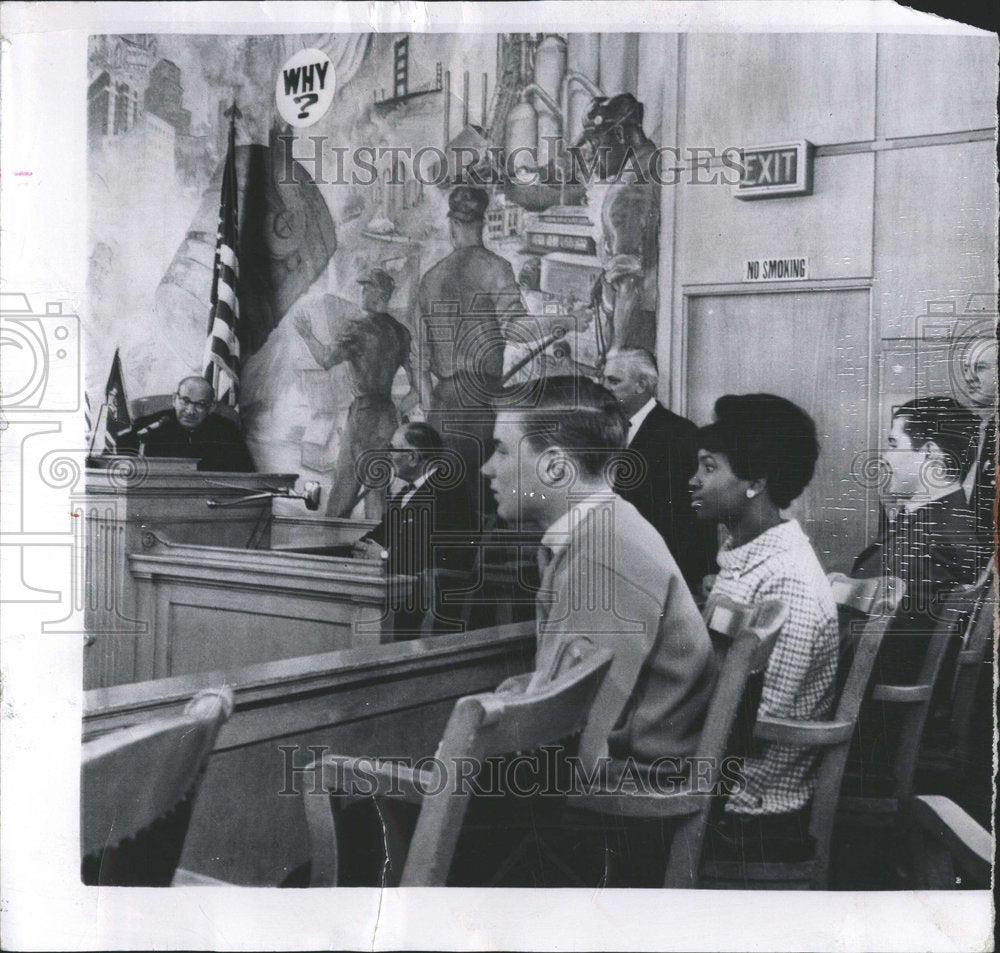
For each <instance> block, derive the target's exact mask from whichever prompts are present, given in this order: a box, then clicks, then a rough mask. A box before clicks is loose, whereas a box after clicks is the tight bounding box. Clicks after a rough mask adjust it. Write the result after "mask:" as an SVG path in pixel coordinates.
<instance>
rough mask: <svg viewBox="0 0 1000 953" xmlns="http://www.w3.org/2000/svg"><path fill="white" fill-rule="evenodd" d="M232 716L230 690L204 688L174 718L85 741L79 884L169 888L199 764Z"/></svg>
mask: <svg viewBox="0 0 1000 953" xmlns="http://www.w3.org/2000/svg"><path fill="white" fill-rule="evenodd" d="M232 712H233V694H232V691H230V689H228V688H221V689H217V690H215V689H206V690H205V691H201V692H199V693H198V694H197V695H195V696H194V698H192V699H191V701H190V702H189V703H188V705H187V707H186V708H185V709H184V714H182V715H180V716H178V717H176V718H164V719H158V720H156V721H151V722H149V723H147V724H140V725H135V726H133V727H130V728H123V729H121V730H120V731H114V732H110V733H108V734H106V735H102V736H100V737H98V738H94V739H93V740H91V741H87V742H85V743H84V745H83V758H82V771H81V790H80V806H81V810H80V840H81V853H82V857H83V862H82V879H83V882H84V883H85V884H87V885H91V886H94V885H100V886H119V887H169V886H170V884H171V881H172V880H173V877H174V873H175V871H176V870H177V863H178V861H179V860H180V856H181V851H182V850H183V847H184V837H185V835H186V834H187V828H188V822H189V821H190V818H191V809H192V807H193V804H194V800H195V796H196V795H197V792H198V786H199V784H200V782H201V777H202V774H203V772H204V768H205V764H206V762H207V760H208V757H209V755H210V754H211V753H212V749H213V748H214V746H215V739H216V737H217V736H218V734H219V729H220V728H221V727H222V725H223V724H225V722H226V720H227V719H228V718H229V716H230V715H231V714H232Z"/></svg>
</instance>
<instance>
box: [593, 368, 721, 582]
mask: <svg viewBox="0 0 1000 953" xmlns="http://www.w3.org/2000/svg"><path fill="white" fill-rule="evenodd" d="M658 379H659V378H658V374H657V369H656V361H655V360H654V358H653V356H652V355H651V354H650V353H649V352H648V351H646V350H644V349H642V348H623V349H621V350H616V351H612V352H611V353H610V354H609V355H608V359H607V363H606V364H605V366H604V386H605V387H607V389H608V390H610V391H611V392H612V393H613V394H614V395H615V397H617V398H618V402H619V403H620V404H621V407H622V412H623V413H624V414H625V417H626V419H627V420H628V436H627V438H626V446H627V447H628V448H629V450H631V451H633V452H634V453H636V454H637V455H638V457H639V458H640V459H641V461H642V466H641V467H639V468H638V470H637V472H636V473H635V474H634V479H628V478H625V477H620V478H619V479H618V480H616V483H615V492H616V493H618V495H619V496H621V497H622V498H623V499H626V500H628V501H629V503H631V504H632V505H633V506H634V507H635V508H636V509H637V510H638V511H639V512H640V513H641V514H642V515H643V516H644V517H645V518H646V519H647V520H648V521H649V522H650V523H652V524H653V526H654V527H656V530H657V532H659V534H660V535H661V536H662V537H663V541H664V542H665V543H666V544H667V548H668V549H669V550H670V553H671V555H672V556H673V557H674V559H676V560H677V565H678V566H679V567H680V570H681V572H682V573H683V574H684V579H685V581H686V582H687V584H688V586H689V587H690V588H691V590H692V591H693V592H695V593H696V594H698V593H699V592H700V587H701V582H702V579H703V577H704V576H706V575H709V574H710V573H713V572H715V559H714V556H715V548H716V547H715V529H714V527H707V526H704V525H701V524H699V522H698V520H697V518H696V517H695V514H694V510H692V509H691V494H690V492H689V491H688V485H687V484H688V480H689V479H690V478H691V476H692V475H693V474H694V471H695V470H696V469H697V468H698V456H697V453H696V450H695V443H694V437H695V433H696V432H697V428H696V427H695V425H694V424H693V423H691V421H690V420H687V419H686V418H684V417H681V416H679V415H678V414H675V413H673V412H672V411H670V410H667V408H666V407H664V406H663V405H662V404H661V403H659V401H657V399H656V388H657V381H658Z"/></svg>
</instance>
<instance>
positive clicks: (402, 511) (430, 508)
mask: <svg viewBox="0 0 1000 953" xmlns="http://www.w3.org/2000/svg"><path fill="white" fill-rule="evenodd" d="M405 496H406V492H405V491H400V492H399V493H396V494H394V495H393V496H392V497H391V498H390V499H389V501H388V502H387V504H386V512H385V516H384V517H382V522H381V523H379V525H378V526H376V527H375V529H373V530H372V531H371V532H370V533H367V534H366V535H365V536H364V537H363V539H366V540H372V541H374V542H376V543H378V544H379V545H381V546H383V547H385V549H386V551H387V552H388V554H389V558H388V564H387V568H388V572H389V575H390V577H391V576H397V575H402V576H421V574H423V573H424V572H425V571H426V570H428V569H450V570H454V571H456V572H462V571H463V570H468V569H470V568H471V567H472V565H473V561H474V556H475V551H474V547H473V545H472V537H471V530H472V525H473V523H472V514H471V511H470V507H469V500H468V497H467V496H466V494H465V491H464V490H463V488H462V487H461V486H455V487H442V486H439V485H438V484H436V483H435V481H434V477H433V476H431V478H430V479H429V480H427V482H425V483H424V484H423V485H422V486H420V487H419V488H418V489H417V490H416V491H415V492H414V493H413V495H412V496H411V497H410V498H409V500H407V501H406V503H405V504H404V503H403V498H404V497H405ZM449 583H452V588H455V586H454V583H455V580H454V579H450V578H446V579H445V581H444V584H443V588H444V589H447V588H449ZM416 597H417V601H416V604H415V605H413V604H410V605H408V606H406V607H405V608H406V609H407V610H409V611H415V612H417V613H422V612H424V611H426V610H427V609H429V608H431V606H430V598H431V592H430V591H429V590H428V589H427V588H426V586H424V587H421V586H419V585H418V589H417V592H416ZM390 608H392V609H395V610H396V611H397V612H398V611H400V610H401V609H403V608H404V607H403V606H402V605H401V604H399V600H398V599H394V598H393V597H392V593H390Z"/></svg>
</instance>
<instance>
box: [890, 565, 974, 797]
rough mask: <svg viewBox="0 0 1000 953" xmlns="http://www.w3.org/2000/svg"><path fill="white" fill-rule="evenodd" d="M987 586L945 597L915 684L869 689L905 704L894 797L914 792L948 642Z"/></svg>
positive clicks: (970, 612) (894, 760)
mask: <svg viewBox="0 0 1000 953" xmlns="http://www.w3.org/2000/svg"><path fill="white" fill-rule="evenodd" d="M986 586H987V583H986V582H985V581H983V582H981V583H979V584H977V585H975V586H971V587H967V588H963V589H959V590H956V591H955V592H952V593H951V594H950V595H949V596H948V597H947V599H946V600H945V601H944V603H943V604H942V607H941V611H940V615H939V618H938V619H937V621H936V623H935V625H934V630H933V632H932V633H931V637H930V641H929V642H928V644H927V651H926V652H925V654H924V658H923V661H922V663H921V666H920V672H919V674H918V676H917V681H916V683H915V684H913V685H876V686H875V687H874V689H873V690H872V697H873V698H874V699H875V700H876V701H881V702H885V703H890V704H891V703H900V704H902V705H904V706H905V708H904V719H903V725H902V729H901V731H900V736H899V744H898V747H897V750H896V753H895V757H894V758H893V764H892V771H893V777H894V779H895V797H896V798H898V799H899V801H900V802H901V803H903V802H906V801H908V800H909V799H910V798H911V797H912V796H913V791H914V776H915V774H916V770H917V757H918V755H919V753H920V743H921V740H922V739H923V734H924V725H925V724H926V722H927V715H928V712H929V711H930V707H931V699H932V697H933V695H934V688H935V685H936V684H937V680H938V675H939V674H940V672H941V668H942V664H943V662H944V658H945V655H946V653H947V651H948V646H949V644H950V643H952V641H953V640H954V639H955V638H956V630H957V628H958V627H959V626H960V625H962V624H963V622H965V621H966V620H967V619H968V618H969V617H970V615H971V614H972V613H974V612H975V611H976V607H977V605H978V604H979V602H980V601H981V600H982V597H983V594H984V590H985V588H986ZM981 587H982V588H981Z"/></svg>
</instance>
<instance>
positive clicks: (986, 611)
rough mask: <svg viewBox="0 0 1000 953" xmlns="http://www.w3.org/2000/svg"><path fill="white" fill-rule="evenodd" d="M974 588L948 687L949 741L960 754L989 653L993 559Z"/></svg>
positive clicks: (966, 737)
mask: <svg viewBox="0 0 1000 953" xmlns="http://www.w3.org/2000/svg"><path fill="white" fill-rule="evenodd" d="M976 588H977V590H978V596H977V598H976V600H975V604H974V605H973V608H972V611H971V613H970V614H969V620H968V623H967V625H966V628H965V633H964V635H963V637H962V645H961V648H960V649H959V653H958V659H957V661H956V663H955V676H954V679H953V681H952V690H951V718H950V735H951V742H952V746H953V749H954V750H955V752H956V753H957V754H959V755H961V756H964V755H965V754H966V751H965V749H966V746H967V744H968V739H969V732H970V729H971V727H972V710H973V702H974V699H975V695H976V686H977V683H978V682H979V679H980V677H981V675H982V668H983V663H984V662H985V661H986V659H987V658H988V657H989V653H990V649H991V648H992V645H993V612H994V608H995V605H996V582H995V580H994V577H993V560H992V559H991V560H990V563H989V565H988V566H987V567H986V570H985V572H984V573H983V576H982V577H980V579H979V581H978V583H977V584H976Z"/></svg>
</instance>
